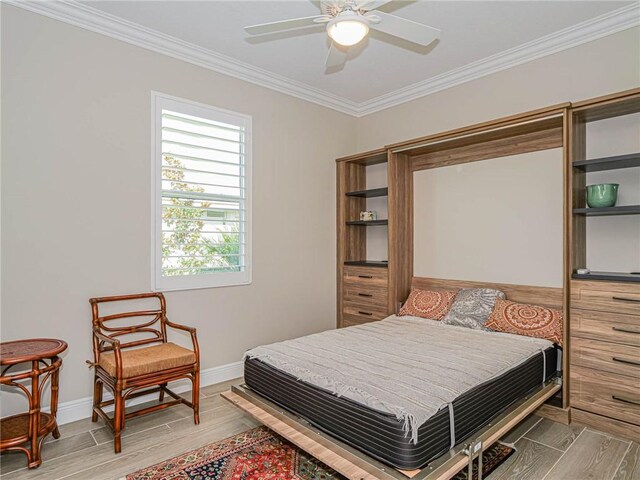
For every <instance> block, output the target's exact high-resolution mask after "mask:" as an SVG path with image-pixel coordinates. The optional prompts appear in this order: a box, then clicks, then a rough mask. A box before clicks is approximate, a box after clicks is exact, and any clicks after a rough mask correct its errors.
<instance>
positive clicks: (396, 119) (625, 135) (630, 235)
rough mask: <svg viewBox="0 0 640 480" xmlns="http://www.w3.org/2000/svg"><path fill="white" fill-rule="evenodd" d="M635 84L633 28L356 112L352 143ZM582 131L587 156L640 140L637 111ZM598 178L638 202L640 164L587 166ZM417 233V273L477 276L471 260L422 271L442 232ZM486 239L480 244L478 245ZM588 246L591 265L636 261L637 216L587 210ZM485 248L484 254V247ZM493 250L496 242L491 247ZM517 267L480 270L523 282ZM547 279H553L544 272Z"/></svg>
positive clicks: (401, 136)
mask: <svg viewBox="0 0 640 480" xmlns="http://www.w3.org/2000/svg"><path fill="white" fill-rule="evenodd" d="M639 86H640V28H634V29H630V30H626V31H623V32H621V33H618V34H615V35H611V36H608V37H605V38H602V39H600V40H596V41H594V42H591V43H587V44H584V45H581V46H578V47H575V48H572V49H569V50H565V51H563V52H560V53H557V54H555V55H551V56H548V57H544V58H542V59H539V60H536V61H533V62H529V63H526V64H523V65H520V66H517V67H514V68H511V69H508V70H505V71H502V72H498V73H495V74H493V75H490V76H487V77H484V78H480V79H478V80H474V81H472V82H469V83H465V84H462V85H459V86H457V87H453V88H450V89H448V90H444V91H442V92H438V93H435V94H432V95H429V96H426V97H423V98H421V99H418V100H415V101H412V102H409V103H405V104H402V105H399V106H397V107H394V108H389V109H387V110H383V111H381V112H378V113H374V114H371V115H368V116H366V117H363V118H361V119H359V121H358V150H359V151H366V150H370V149H373V148H377V147H380V146H383V145H385V144H390V143H394V142H398V141H402V140H408V139H411V138H416V137H420V136H423V135H428V134H431V133H436V132H441V131H444V130H449V129H453V128H458V127H464V126H466V125H470V124H473V123H477V122H483V121H486V120H491V119H494V118H499V117H502V116H506V115H512V114H516V113H520V112H525V111H527V110H533V109H537V108H541V107H544V106H547V105H553V104H557V103H561V102H566V101H578V100H584V99H587V98H592V97H596V96H599V95H606V94H608V93H613V92H617V91H621V90H626V89H629V88H636V87H639ZM588 134H589V138H590V141H589V144H588V155H589V156H590V158H595V157H598V156H606V155H616V154H621V153H630V152H637V151H638V149H639V148H640V116H637V115H634V116H630V117H628V118H625V119H621V120H617V121H610V122H597V123H596V124H594V125H592V126H590V128H589V132H588ZM484 163H485V162H480V163H479V164H478V166H474V167H471V168H474V169H475V168H478V169H480V170H479V171H478V174H479V175H485V174H486V173H488V172H489V171H491V167H490V166H489V164H488V163H487V166H486V168H487V170H486V171H485V170H483V169H484V168H485V166H484V165H483V164H484ZM416 178H417V175H416ZM459 180H460V178H459V177H458V176H456V175H449V176H446V178H441V179H440V181H439V183H438V185H437V188H438V191H439V192H446V191H452V190H454V189H457V188H460V184H459V183H458V182H459ZM505 181H508V180H507V179H505ZM605 181H607V182H618V183H620V185H621V186H620V198H619V204H620V205H625V204H626V205H629V204H638V203H640V190H638V188H637V185H638V182H640V168H635V169H629V170H620V171H616V172H605V173H598V174H590V175H589V178H588V182H589V183H600V182H605ZM419 188H420V186H419V185H416V198H418V196H419V195H429V194H428V193H427V192H419V191H418V190H419ZM430 199H431V200H435V199H434V198H431V197H430ZM559 201H561V199H560V200H559ZM523 207H524V205H523ZM460 208H462V205H458V206H456V207H453V206H451V207H449V206H447V205H444V206H440V207H439V210H438V212H439V213H440V214H441V215H445V216H447V217H451V218H461V219H462V218H466V215H465V214H464V213H462V214H460ZM540 213H541V214H542V215H545V216H547V218H551V217H550V216H551V215H560V217H559V221H561V215H562V212H561V210H558V209H557V208H554V209H553V210H548V211H542V210H541V211H540ZM431 214H435V212H432V213H431ZM416 215H417V211H416ZM520 221H521V217H520V214H519V212H517V211H515V210H514V211H513V212H512V214H511V215H509V212H505V216H504V224H503V225H502V228H504V229H506V230H507V231H510V230H514V231H516V230H519V229H520ZM418 233H419V232H416V238H415V240H416V243H415V249H416V268H418V269H419V270H417V271H416V273H418V271H420V272H422V273H421V274H424V275H427V276H428V275H441V276H444V277H447V278H460V279H468V280H482V279H481V278H476V276H477V275H478V274H479V273H480V271H479V270H477V268H476V266H474V265H473V264H471V263H470V264H468V268H467V269H465V268H463V266H462V265H460V264H459V263H456V262H453V263H451V264H450V267H447V266H446V265H444V264H442V265H439V266H437V268H435V269H434V271H433V272H431V273H429V271H428V269H426V270H425V269H424V268H423V267H424V266H425V265H426V266H433V267H436V265H433V264H431V263H426V264H423V263H422V261H421V262H420V264H419V263H418V261H419V258H420V257H421V256H423V257H424V256H426V255H428V254H427V253H426V252H427V251H429V250H436V251H440V250H438V249H439V247H440V246H442V244H443V242H445V241H446V238H445V234H444V232H443V231H437V230H435V231H433V232H432V236H431V237H428V238H419V237H418V236H417V235H418ZM372 235H380V234H379V233H375V234H372ZM550 238H555V237H550ZM556 240H558V239H556ZM559 242H560V243H558V244H557V245H556V244H555V243H549V242H545V245H547V246H548V250H542V251H540V252H539V254H540V255H542V256H543V257H545V258H548V259H550V258H554V259H555V258H557V257H558V252H561V250H560V249H561V248H562V244H561V239H560V240H559ZM381 245H382V243H381V241H380V238H378V237H375V238H374V239H373V241H372V242H371V247H370V248H369V255H370V257H371V258H378V257H380V256H382V255H386V253H385V252H384V247H383V246H382V247H381ZM486 246H487V245H481V248H482V249H484V248H485V247H486ZM587 246H588V250H587V254H588V255H587V261H588V266H589V267H590V268H591V269H592V270H598V269H599V270H610V271H630V270H637V269H638V268H640V217H639V216H637V215H634V216H628V217H615V218H614V217H611V218H590V219H589V220H588V242H587ZM421 252H422V253H421ZM485 253H486V254H487V255H489V253H488V251H487V252H485ZM499 253H500V251H499V249H498V248H496V250H495V251H494V252H493V253H491V255H492V256H494V255H499ZM543 254H544V255H543ZM483 268H488V267H483ZM520 268H521V263H518V262H515V263H514V262H496V263H493V264H492V265H491V269H490V270H484V274H485V275H487V277H492V278H511V277H512V278H520V279H521V280H522V281H523V282H525V283H526V282H528V281H527V280H525V279H524V278H522V275H521V270H520ZM547 271H548V270H547ZM543 277H544V274H543V273H542V272H534V273H533V274H532V275H531V280H530V282H532V283H534V282H535V283H534V284H539V282H538V280H541V279H542V278H543ZM489 279H490V278H486V280H489ZM555 283H557V281H556V282H553V284H555ZM548 284H549V285H550V286H552V283H551V279H549V280H548Z"/></svg>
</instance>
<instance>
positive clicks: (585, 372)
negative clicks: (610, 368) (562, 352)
mask: <svg viewBox="0 0 640 480" xmlns="http://www.w3.org/2000/svg"><path fill="white" fill-rule="evenodd" d="M571 406H572V407H576V408H580V409H582V410H585V411H587V412H593V413H597V414H600V415H604V416H607V417H611V418H615V419H618V420H622V421H624V422H629V423H633V424H635V425H640V382H639V381H638V378H632V377H628V376H624V375H616V374H615V373H608V372H601V371H598V370H592V369H588V368H584V367H578V366H575V367H572V368H571Z"/></svg>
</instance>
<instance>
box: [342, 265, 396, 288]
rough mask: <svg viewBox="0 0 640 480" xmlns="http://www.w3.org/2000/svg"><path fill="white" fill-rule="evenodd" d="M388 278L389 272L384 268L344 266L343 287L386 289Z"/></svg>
mask: <svg viewBox="0 0 640 480" xmlns="http://www.w3.org/2000/svg"><path fill="white" fill-rule="evenodd" d="M388 276H389V272H388V270H387V269H386V268H379V267H355V266H353V265H345V266H344V283H345V285H360V286H371V285H378V286H384V287H386V286H387V285H388V281H387V278H388Z"/></svg>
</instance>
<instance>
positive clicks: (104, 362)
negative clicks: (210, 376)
mask: <svg viewBox="0 0 640 480" xmlns="http://www.w3.org/2000/svg"><path fill="white" fill-rule="evenodd" d="M120 353H121V355H122V374H123V375H124V378H131V377H137V376H138V375H145V374H147V373H155V372H161V371H162V370H169V369H171V368H176V367H183V366H185V365H190V364H192V363H195V361H196V355H195V353H193V352H192V351H191V350H188V349H186V348H183V347H181V346H179V345H176V344H175V343H161V344H159V345H153V346H152V347H144V348H137V349H133V350H121V351H120ZM98 365H100V366H101V367H102V368H104V369H105V371H106V372H107V373H108V374H109V375H111V376H112V377H115V376H116V361H115V358H114V355H113V353H112V352H110V353H103V354H102V355H100V361H99V362H98Z"/></svg>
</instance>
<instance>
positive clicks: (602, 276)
mask: <svg viewBox="0 0 640 480" xmlns="http://www.w3.org/2000/svg"><path fill="white" fill-rule="evenodd" d="M571 278H573V279H574V280H604V281H608V282H640V273H639V274H631V273H628V272H627V273H624V272H623V273H619V272H591V273H574V274H572V275H571Z"/></svg>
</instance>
